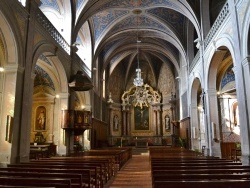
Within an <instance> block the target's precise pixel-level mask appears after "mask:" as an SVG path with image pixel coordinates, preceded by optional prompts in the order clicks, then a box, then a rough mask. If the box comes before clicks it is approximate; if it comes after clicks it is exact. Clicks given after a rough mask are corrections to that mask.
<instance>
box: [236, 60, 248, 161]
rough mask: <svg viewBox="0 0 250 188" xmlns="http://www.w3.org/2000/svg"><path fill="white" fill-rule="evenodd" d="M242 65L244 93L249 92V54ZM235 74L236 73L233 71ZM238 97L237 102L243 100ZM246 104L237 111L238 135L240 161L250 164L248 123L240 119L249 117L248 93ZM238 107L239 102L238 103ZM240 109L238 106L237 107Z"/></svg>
mask: <svg viewBox="0 0 250 188" xmlns="http://www.w3.org/2000/svg"><path fill="white" fill-rule="evenodd" d="M242 66H243V72H244V74H243V75H244V78H243V80H244V81H243V80H242V81H241V82H246V84H245V88H246V93H250V83H249V80H250V56H249V57H247V58H245V59H244V60H243V61H242ZM235 74H237V73H235ZM238 93H241V92H240V91H239V92H238V89H237V96H238ZM237 99H238V104H239V102H240V101H241V102H244V101H242V100H243V99H242V98H240V97H237ZM245 102H246V103H247V104H248V105H247V110H242V111H239V117H240V118H239V120H240V136H241V150H242V162H243V163H244V164H245V165H250V136H249V135H250V124H249V123H247V122H245V121H244V119H242V116H243V114H244V116H246V117H248V118H249V117H250V95H246V101H245ZM239 107H240V104H239ZM239 110H240V108H239Z"/></svg>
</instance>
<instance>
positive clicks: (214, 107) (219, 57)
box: [205, 35, 236, 156]
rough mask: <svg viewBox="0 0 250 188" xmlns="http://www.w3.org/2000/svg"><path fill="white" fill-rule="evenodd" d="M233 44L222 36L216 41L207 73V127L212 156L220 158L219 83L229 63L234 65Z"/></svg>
mask: <svg viewBox="0 0 250 188" xmlns="http://www.w3.org/2000/svg"><path fill="white" fill-rule="evenodd" d="M232 44H233V42H232V39H231V37H230V36H228V35H221V36H220V38H218V39H217V40H214V45H215V47H216V49H215V50H214V51H211V52H210V56H209V58H208V62H207V63H208V66H207V70H205V72H206V73H207V75H206V76H205V78H206V82H205V83H206V86H207V87H206V90H205V94H206V111H207V116H208V117H209V118H208V119H207V125H208V133H209V134H208V137H209V144H210V149H211V150H210V155H214V156H220V155H221V149H220V143H219V141H220V140H223V137H221V136H222V134H221V132H222V128H223V126H222V123H221V121H220V113H221V112H220V97H219V96H218V91H219V83H220V79H221V75H222V74H223V71H225V68H226V67H228V66H229V65H228V63H230V64H231V63H232V64H233V62H234V61H233V59H234V52H235V51H236V50H235V49H234V47H233V45H232Z"/></svg>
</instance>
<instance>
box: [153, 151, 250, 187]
mask: <svg viewBox="0 0 250 188" xmlns="http://www.w3.org/2000/svg"><path fill="white" fill-rule="evenodd" d="M150 162H151V170H152V186H153V187H154V188H163V187H164V188H165V187H168V188H171V187H174V188H176V187H181V188H191V187H202V188H208V187H209V188H211V186H213V187H216V188H217V187H220V188H233V187H236V188H238V187H241V188H244V187H249V186H250V166H243V165H242V164H241V163H240V162H234V161H232V160H226V159H221V158H216V157H205V156H202V155H200V153H198V152H194V151H191V150H186V149H183V148H167V147H164V148H163V147H158V148H157V147H155V148H150Z"/></svg>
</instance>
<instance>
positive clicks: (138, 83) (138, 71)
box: [133, 9, 143, 87]
mask: <svg viewBox="0 0 250 188" xmlns="http://www.w3.org/2000/svg"><path fill="white" fill-rule="evenodd" d="M133 12H134V13H135V14H136V15H137V23H136V25H137V35H136V36H137V39H136V46H137V69H135V72H136V77H135V78H134V82H133V84H134V85H135V86H136V87H138V86H143V79H142V78H141V69H140V61H139V47H138V43H140V42H141V41H140V40H139V37H138V19H139V18H138V14H140V13H141V10H139V9H136V10H134V11H133Z"/></svg>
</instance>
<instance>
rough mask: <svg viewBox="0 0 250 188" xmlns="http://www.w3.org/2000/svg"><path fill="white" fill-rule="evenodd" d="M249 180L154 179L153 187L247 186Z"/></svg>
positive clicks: (227, 187)
mask: <svg viewBox="0 0 250 188" xmlns="http://www.w3.org/2000/svg"><path fill="white" fill-rule="evenodd" d="M249 185H250V181H249V180H195V181H155V182H154V185H153V187H154V188H166V187H167V188H177V187H181V188H194V187H197V188H199V187H201V188H211V187H219V188H239V187H240V188H249Z"/></svg>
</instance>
